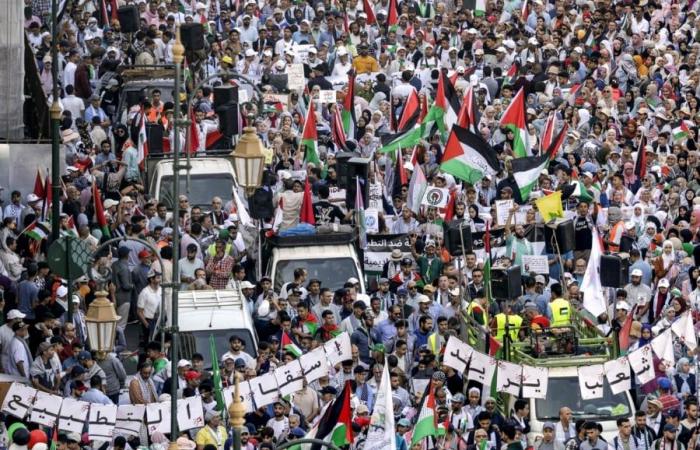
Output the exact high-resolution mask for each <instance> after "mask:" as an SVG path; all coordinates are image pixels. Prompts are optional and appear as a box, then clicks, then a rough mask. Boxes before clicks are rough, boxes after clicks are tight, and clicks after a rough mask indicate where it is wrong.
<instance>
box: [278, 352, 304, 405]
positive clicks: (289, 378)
mask: <svg viewBox="0 0 700 450" xmlns="http://www.w3.org/2000/svg"><path fill="white" fill-rule="evenodd" d="M275 379H276V380H277V387H278V389H279V391H280V395H281V396H282V397H284V396H285V395H289V394H293V393H295V392H298V391H300V390H302V389H304V371H303V370H302V368H301V364H299V360H298V359H295V360H294V361H292V362H290V363H287V364H285V365H283V366H280V367H278V368H277V369H275Z"/></svg>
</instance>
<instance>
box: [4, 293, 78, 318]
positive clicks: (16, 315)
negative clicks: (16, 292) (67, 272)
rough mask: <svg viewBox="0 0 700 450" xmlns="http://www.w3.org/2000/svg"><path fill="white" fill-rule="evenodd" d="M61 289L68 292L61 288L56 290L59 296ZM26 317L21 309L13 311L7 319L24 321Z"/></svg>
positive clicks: (8, 314)
mask: <svg viewBox="0 0 700 450" xmlns="http://www.w3.org/2000/svg"><path fill="white" fill-rule="evenodd" d="M61 288H63V289H65V290H66V292H68V289H66V288H65V287H63V286H61V287H59V288H58V289H57V290H56V294H57V295H58V291H59V290H60V289H61ZM63 295H66V294H63ZM59 297H62V295H59ZM25 317H27V315H26V314H24V313H22V312H21V311H20V310H19V309H11V310H10V312H9V313H7V319H8V320H14V319H24V318H25Z"/></svg>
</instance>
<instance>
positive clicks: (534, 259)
mask: <svg viewBox="0 0 700 450" xmlns="http://www.w3.org/2000/svg"><path fill="white" fill-rule="evenodd" d="M521 258H522V262H523V269H524V270H525V272H526V273H531V272H535V273H537V274H542V275H548V274H549V262H547V255H522V256H521Z"/></svg>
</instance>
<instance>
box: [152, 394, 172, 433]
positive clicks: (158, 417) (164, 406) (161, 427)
mask: <svg viewBox="0 0 700 450" xmlns="http://www.w3.org/2000/svg"><path fill="white" fill-rule="evenodd" d="M146 429H147V430H148V433H149V434H151V433H155V432H156V431H160V432H161V433H163V434H168V433H170V402H163V403H149V404H148V405H146Z"/></svg>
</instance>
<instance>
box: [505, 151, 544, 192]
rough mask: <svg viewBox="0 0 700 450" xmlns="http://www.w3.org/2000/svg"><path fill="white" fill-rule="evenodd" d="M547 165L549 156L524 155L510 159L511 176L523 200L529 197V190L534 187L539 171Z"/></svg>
mask: <svg viewBox="0 0 700 450" xmlns="http://www.w3.org/2000/svg"><path fill="white" fill-rule="evenodd" d="M548 165H549V157H548V156H547V155H546V154H545V155H541V156H526V157H524V158H515V159H513V160H512V161H511V167H512V168H513V177H514V178H515V182H516V184H517V185H518V189H519V190H520V198H521V199H522V200H523V201H524V202H525V201H527V199H528V198H530V192H532V189H533V188H534V187H535V184H536V183H537V180H538V178H539V176H540V173H542V171H543V170H544V169H546V168H547V166H548Z"/></svg>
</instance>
